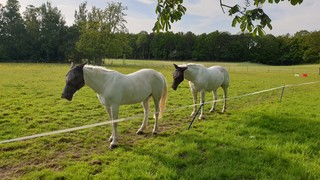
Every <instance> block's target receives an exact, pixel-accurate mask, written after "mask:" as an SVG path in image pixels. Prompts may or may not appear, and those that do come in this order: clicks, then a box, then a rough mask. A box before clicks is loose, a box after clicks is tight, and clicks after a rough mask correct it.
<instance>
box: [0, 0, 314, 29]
mask: <svg viewBox="0 0 320 180" xmlns="http://www.w3.org/2000/svg"><path fill="white" fill-rule="evenodd" d="M6 1H7V0H0V3H1V4H3V5H5V4H6ZM46 1H47V0H19V2H20V5H21V9H20V11H21V12H23V11H25V7H26V6H27V5H30V4H32V5H34V6H37V7H38V6H40V5H41V4H43V3H45V2H46ZM243 1H244V0H228V1H227V0H225V1H224V2H225V3H230V5H234V4H236V3H237V2H243ZM50 2H51V3H52V5H53V6H54V7H58V9H59V10H61V14H62V15H63V16H64V18H65V20H66V22H67V25H72V24H73V22H74V12H75V10H77V9H78V7H79V5H80V4H81V3H82V2H84V1H76V0H51V1H50ZM87 2H88V9H89V10H91V7H92V6H96V7H98V8H101V9H104V8H105V7H106V6H107V2H111V1H109V0H87ZM113 2H122V4H123V5H124V6H127V7H128V10H126V11H125V13H126V14H127V16H126V17H125V19H126V20H127V22H128V23H127V24H126V27H127V28H128V30H129V32H130V33H139V32H140V31H142V30H145V31H147V32H152V27H153V25H154V23H155V20H156V14H155V7H156V2H157V0H113ZM184 5H185V6H186V8H187V12H186V15H184V16H183V17H182V20H181V21H179V22H177V23H174V24H173V25H172V31H173V32H188V31H191V32H193V33H195V34H202V33H210V32H213V31H216V30H218V31H228V32H230V33H232V34H236V33H238V32H239V31H240V30H239V27H235V28H233V27H231V22H232V19H233V18H232V17H230V16H228V15H227V14H224V13H223V12H222V10H221V7H220V4H219V1H217V0H185V1H184ZM264 10H265V12H266V13H267V14H268V15H269V17H270V18H271V19H272V26H273V29H272V30H271V31H269V30H267V31H266V32H267V33H268V34H273V35H283V34H287V33H290V34H291V35H293V34H294V33H296V32H297V31H300V30H308V31H315V30H317V31H319V30H320V0H304V2H303V3H302V4H300V5H297V6H292V5H290V3H289V2H288V1H284V2H281V3H280V4H265V5H264ZM226 11H227V9H226Z"/></svg>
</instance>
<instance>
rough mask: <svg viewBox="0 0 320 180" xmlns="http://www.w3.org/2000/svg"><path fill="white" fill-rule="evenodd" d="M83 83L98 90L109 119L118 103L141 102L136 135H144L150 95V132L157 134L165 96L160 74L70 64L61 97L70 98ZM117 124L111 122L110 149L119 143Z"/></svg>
mask: <svg viewBox="0 0 320 180" xmlns="http://www.w3.org/2000/svg"><path fill="white" fill-rule="evenodd" d="M85 84H86V85H88V86H89V87H90V88H91V89H93V90H94V91H95V92H96V93H97V96H98V98H99V100H100V102H101V104H102V105H103V106H104V108H105V109H106V111H107V112H108V114H109V117H110V119H111V120H116V119H118V112H119V106H120V105H122V104H134V103H138V102H142V105H143V108H144V120H143V123H142V125H141V127H140V128H139V130H138V131H137V134H143V130H145V128H146V126H147V124H148V112H149V99H150V97H152V98H153V100H154V107H155V114H154V118H155V123H154V128H153V131H152V133H153V134H157V133H158V118H160V117H162V113H163V112H164V108H165V104H166V99H167V83H166V80H165V78H164V76H163V75H162V74H161V73H159V72H157V71H155V70H152V69H142V70H139V71H137V72H134V73H132V74H128V75H124V74H121V73H119V72H117V71H113V70H108V69H106V68H104V67H99V66H92V65H85V64H82V65H78V66H75V67H74V66H72V67H71V70H70V71H69V72H68V74H67V78H66V86H65V88H64V90H63V93H62V96H61V97H62V98H65V99H68V100H69V101H71V100H72V97H73V94H74V93H75V92H76V91H77V90H79V89H80V88H81V87H83V86H84V85H85ZM117 125H118V123H116V122H114V123H113V124H112V135H111V136H110V138H109V141H110V142H111V143H110V148H111V149H112V148H115V147H117V145H118V131H117Z"/></svg>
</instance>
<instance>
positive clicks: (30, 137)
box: [0, 81, 320, 144]
mask: <svg viewBox="0 0 320 180" xmlns="http://www.w3.org/2000/svg"><path fill="white" fill-rule="evenodd" d="M316 83H320V81H314V82H307V83H301V84H290V85H283V86H279V87H275V88H270V89H265V90H261V91H256V92H252V93H247V94H243V95H239V96H235V97H231V98H227V100H232V99H239V98H243V97H247V96H252V95H256V94H261V93H265V92H269V91H274V90H277V89H283V88H284V87H294V86H303V85H310V84H316ZM223 100H224V99H218V100H215V101H208V102H205V103H204V104H208V103H213V102H219V101H223ZM194 105H201V103H199V104H192V105H187V106H182V107H178V108H171V109H169V110H165V112H170V111H176V110H179V109H184V108H188V107H193V106H194ZM143 116H144V115H143V114H140V115H136V116H131V117H128V118H121V119H116V120H111V121H110V120H109V121H104V122H99V123H94V124H89V125H84V126H79V127H74V128H69V129H62V130H57V131H51V132H47V133H40V134H35V135H30V136H25V137H20V138H14V139H8V140H3V141H0V144H4V143H9V142H16V141H23V140H27V139H33V138H37V137H44V136H49V135H55V134H61V133H66V132H72V131H77V130H82V129H88V128H92V127H97V126H103V125H108V124H112V123H115V122H123V121H128V120H132V119H137V118H141V117H143Z"/></svg>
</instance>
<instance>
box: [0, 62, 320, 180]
mask: <svg viewBox="0 0 320 180" xmlns="http://www.w3.org/2000/svg"><path fill="white" fill-rule="evenodd" d="M110 61H111V60H110ZM112 61H113V62H114V66H112V65H111V64H109V65H108V68H110V69H114V70H117V71H119V72H122V73H125V74H127V73H131V72H134V71H136V70H139V69H141V68H146V67H152V68H154V69H155V70H158V71H160V72H161V73H163V74H164V76H165V77H166V79H167V81H168V85H170V84H171V82H172V71H173V66H172V63H173V62H169V61H168V62H163V61H142V60H139V61H138V60H137V61H129V60H128V61H127V64H128V66H122V65H121V64H122V63H123V61H121V60H112ZM131 63H132V64H131ZM201 63H203V64H204V65H206V66H210V65H213V64H214V65H216V64H218V65H223V66H225V67H226V68H227V69H228V70H229V73H230V77H231V86H230V88H229V97H235V96H239V95H243V94H246V93H251V92H255V91H260V90H263V89H269V88H273V87H278V86H281V85H283V84H286V85H288V84H300V83H305V82H310V81H318V80H319V76H318V74H317V73H318V66H317V65H308V66H306V65H304V66H289V67H287V66H286V67H285V66H282V67H275V66H264V65H257V64H249V63H247V64H244V63H219V62H211V63H209V62H201ZM248 67H249V70H248ZM69 68H70V67H69V65H68V64H22V63H19V64H14V63H11V64H5V63H2V64H0V69H1V71H0V76H1V77H4V78H1V79H0V92H1V94H0V108H1V109H2V111H0V141H1V140H6V139H11V138H17V137H22V136H26V135H33V134H36V133H44V132H49V131H53V130H60V129H66V128H72V127H76V126H82V125H87V124H92V123H97V122H102V121H107V120H108V116H107V114H106V112H105V110H104V109H103V107H102V106H101V104H100V103H99V101H98V99H97V97H96V95H95V93H94V92H93V91H92V90H91V89H89V88H87V87H84V88H83V89H81V90H80V91H79V92H78V93H77V94H76V96H75V97H74V99H73V101H72V102H67V101H66V100H64V99H61V98H60V95H61V92H62V88H63V86H64V83H65V82H64V78H65V73H66V72H67V71H68V69H69ZM302 72H303V73H305V72H306V73H308V74H309V76H308V77H307V78H302V77H294V73H302ZM318 87H319V86H318V84H313V85H305V86H295V87H287V88H286V89H285V91H284V97H283V101H282V103H279V97H280V94H281V90H275V91H270V92H267V93H262V94H256V95H253V96H248V97H243V98H240V99H230V100H229V102H228V109H227V112H226V113H224V114H221V113H219V112H215V113H209V109H210V108H211V107H210V105H211V104H210V103H209V104H206V105H205V111H206V115H207V116H206V119H205V120H196V121H195V123H194V124H193V126H192V128H191V129H190V130H187V127H188V125H189V122H190V117H189V114H190V113H191V111H192V108H191V107H186V108H183V109H181V107H184V106H188V105H190V104H192V95H191V93H190V90H189V87H188V83H187V82H186V81H184V82H182V83H181V85H180V86H179V89H178V90H177V91H173V90H172V89H171V88H170V89H168V90H169V93H168V95H169V96H168V101H167V106H166V110H167V112H166V113H165V114H164V117H163V118H162V119H161V120H160V122H159V128H160V133H159V134H158V135H157V136H153V135H151V134H152V125H153V123H154V121H153V119H152V115H151V114H150V123H149V126H148V128H147V130H146V132H145V134H144V135H143V136H139V135H136V134H135V131H136V130H137V129H138V128H139V126H140V124H141V122H142V118H137V119H133V120H131V121H125V122H121V123H119V125H118V126H119V133H120V134H119V138H120V139H119V143H120V144H119V147H118V148H117V149H114V150H112V151H111V150H109V149H108V144H109V141H108V138H109V135H110V132H111V127H110V126H101V127H95V128H91V129H85V130H81V131H75V132H70V133H65V134H59V135H53V136H47V137H41V138H36V139H30V140H25V141H21V142H13V143H6V144H0V169H1V171H0V177H1V178H3V179H105V178H108V179H319V178H320V154H319V151H320V143H319V136H320V127H319V123H320V122H319V121H320V117H319V113H318V112H319V108H318V105H319V102H320V91H319V88H318ZM218 94H219V97H220V98H222V91H220V90H219V91H218ZM211 99H212V93H210V92H207V93H206V100H207V102H209V101H211ZM221 108H222V103H219V102H218V104H217V110H221ZM151 109H153V106H152V103H151ZM173 109H175V110H173ZM142 113H143V109H142V107H141V104H139V103H138V104H134V105H124V106H121V108H120V114H119V116H120V118H125V117H131V116H134V115H140V114H142ZM199 172H201V173H199Z"/></svg>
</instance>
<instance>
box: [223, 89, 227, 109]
mask: <svg viewBox="0 0 320 180" xmlns="http://www.w3.org/2000/svg"><path fill="white" fill-rule="evenodd" d="M223 93H224V94H223V101H224V103H223V109H222V112H223V113H224V112H226V110H227V94H228V89H227V88H223Z"/></svg>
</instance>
